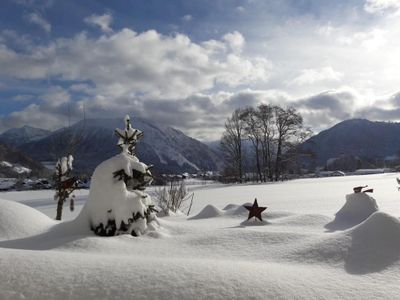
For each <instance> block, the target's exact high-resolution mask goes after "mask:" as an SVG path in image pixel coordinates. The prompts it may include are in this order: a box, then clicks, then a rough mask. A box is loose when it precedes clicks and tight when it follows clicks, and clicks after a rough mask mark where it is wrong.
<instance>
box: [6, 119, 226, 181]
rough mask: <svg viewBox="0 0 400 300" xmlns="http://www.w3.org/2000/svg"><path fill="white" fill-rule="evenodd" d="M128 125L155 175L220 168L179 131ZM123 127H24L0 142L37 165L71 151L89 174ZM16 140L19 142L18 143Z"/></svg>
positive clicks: (101, 122) (113, 150) (215, 156)
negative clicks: (140, 135) (138, 132)
mask: <svg viewBox="0 0 400 300" xmlns="http://www.w3.org/2000/svg"><path fill="white" fill-rule="evenodd" d="M132 125H133V127H134V128H138V129H139V130H141V131H143V132H144V138H143V139H142V140H140V141H139V142H138V144H137V147H136V153H137V156H138V158H139V159H140V160H141V161H143V162H145V163H147V164H153V165H154V170H155V171H156V172H158V173H182V172H198V171H209V170H218V169H220V168H221V158H220V154H219V153H217V152H216V151H214V150H212V149H211V148H209V147H208V146H207V145H205V144H203V143H201V142H200V141H197V140H195V139H193V138H190V137H188V136H186V135H185V134H184V133H182V132H181V131H179V130H176V129H174V128H172V127H166V126H162V125H160V124H157V123H156V122H150V121H148V120H145V119H140V118H134V119H133V124H132ZM123 127H124V124H123V121H122V120H121V119H88V120H85V121H81V122H78V123H77V124H75V125H73V126H71V127H69V128H64V129H60V130H57V131H55V132H52V133H49V132H46V131H43V132H41V131H40V130H39V129H38V130H33V129H32V128H31V127H30V128H28V129H29V130H27V128H26V127H23V128H20V129H12V130H9V131H7V132H5V133H3V134H2V135H0V140H7V141H9V143H10V145H13V146H15V147H16V148H17V149H19V150H20V151H21V152H23V153H25V154H26V155H29V156H30V157H31V158H33V159H34V160H36V161H41V162H45V161H55V160H56V159H57V158H58V157H60V156H62V155H65V154H66V153H67V152H72V153H73V155H74V157H75V161H74V166H75V170H77V171H78V172H82V173H87V174H91V172H92V171H93V170H94V168H95V167H96V166H97V165H98V164H99V163H100V162H102V161H104V160H105V159H107V158H109V157H111V156H113V155H115V154H117V153H118V152H119V149H118V147H117V146H116V143H117V137H116V136H115V135H114V130H115V128H123ZM28 131H29V132H28ZM10 132H11V133H10ZM27 132H28V134H26V133H27ZM29 133H31V135H29ZM39 134H42V137H41V138H38V135H39ZM13 137H14V138H13ZM20 137H21V140H23V142H22V141H21V142H20V141H19V138H20Z"/></svg>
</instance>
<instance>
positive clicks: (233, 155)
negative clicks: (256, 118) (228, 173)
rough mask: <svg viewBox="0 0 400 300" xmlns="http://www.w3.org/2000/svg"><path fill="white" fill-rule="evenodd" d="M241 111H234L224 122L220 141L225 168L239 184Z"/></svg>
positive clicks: (241, 137) (242, 135) (242, 131)
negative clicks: (230, 171) (229, 170)
mask: <svg viewBox="0 0 400 300" xmlns="http://www.w3.org/2000/svg"><path fill="white" fill-rule="evenodd" d="M242 113H243V111H242V109H236V110H235V111H234V112H233V113H232V116H231V117H230V118H228V119H227V121H226V122H225V132H224V133H223V136H222V139H221V149H222V152H223V153H224V155H225V162H226V164H227V168H228V169H231V170H232V172H233V175H234V176H235V177H236V179H237V180H238V181H239V182H242V180H243V147H242V140H243V138H244V122H243V119H242Z"/></svg>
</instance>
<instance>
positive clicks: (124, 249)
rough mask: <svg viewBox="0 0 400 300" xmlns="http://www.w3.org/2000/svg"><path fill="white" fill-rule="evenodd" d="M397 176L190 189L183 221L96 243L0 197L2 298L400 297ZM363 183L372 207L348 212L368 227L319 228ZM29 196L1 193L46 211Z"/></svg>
mask: <svg viewBox="0 0 400 300" xmlns="http://www.w3.org/2000/svg"><path fill="white" fill-rule="evenodd" d="M395 177H396V174H393V175H387V174H380V175H371V176H356V177H345V178H324V179H308V180H296V181H291V182H285V183H278V184H266V185H241V186H217V185H215V186H196V187H193V191H194V192H195V198H194V199H195V200H194V201H195V202H194V206H193V214H192V216H190V217H186V216H171V217H166V218H161V219H160V224H161V228H160V229H159V230H158V231H153V232H148V233H147V234H145V235H143V236H141V237H131V236H128V235H123V236H115V237H98V236H95V235H94V234H93V233H92V232H91V231H90V230H89V231H84V230H80V228H81V226H78V225H79V224H76V223H75V222H64V223H57V222H55V221H53V220H51V219H50V218H49V217H47V216H45V215H43V214H41V213H40V212H38V211H37V210H36V209H34V208H30V207H27V206H23V205H19V204H18V203H13V202H10V201H3V200H0V205H1V206H0V212H1V218H0V230H1V231H0V237H1V239H2V240H3V241H0V299H24V298H25V299H26V298H28V299H48V298H50V299H51V298H52V299H54V298H57V299H111V298H112V299H132V298H135V299H168V298H171V299H177V298H180V299H194V298H196V299H205V298H207V299H376V298H380V299H398V298H399V297H400V287H399V284H398V282H399V281H400V271H399V270H400V255H399V254H400V222H399V220H398V218H397V216H398V215H399V214H400V209H399V198H400V194H399V193H398V192H397V188H396V184H395ZM360 182H361V183H362V184H365V183H368V184H369V185H373V186H374V189H375V193H374V194H373V196H374V199H375V200H376V203H377V205H378V206H379V208H380V210H379V211H375V212H374V211H372V210H371V211H370V210H368V209H367V206H368V205H369V204H371V203H373V201H371V199H369V198H364V199H367V200H368V201H364V202H362V203H364V204H360V203H358V202H357V203H358V205H359V206H357V208H358V210H360V211H364V210H365V211H368V212H371V214H369V215H368V216H367V218H366V219H365V220H363V221H360V222H359V223H358V224H356V225H354V226H352V227H348V228H347V229H335V231H334V232H332V231H331V230H327V228H325V226H326V225H327V224H328V223H331V222H332V221H334V220H335V214H336V213H338V212H340V211H342V212H344V211H347V209H343V208H344V207H348V208H349V207H352V206H351V205H350V206H349V205H348V202H349V201H346V200H345V195H346V194H347V192H348V191H349V190H350V189H349V187H352V186H356V185H360ZM325 187H329V190H330V191H332V192H331V193H327V190H328V189H327V188H325ZM48 193H49V194H48V196H49V201H52V200H51V199H50V198H51V192H48ZM23 195H25V196H24V197H25V198H24V197H23ZM32 195H36V194H35V193H33V194H32ZM28 197H29V194H28V193H26V192H24V193H22V194H20V195H19V194H17V193H5V194H0V198H8V199H16V200H18V198H19V199H20V198H24V199H23V201H24V202H25V203H27V204H30V205H32V206H35V203H38V205H37V206H36V207H37V208H38V209H39V210H40V209H41V208H42V207H45V210H44V211H45V212H46V213H47V209H48V208H47V206H43V205H44V204H43V199H42V198H43V197H44V195H43V194H41V196H40V197H39V198H40V199H39V200H37V202H35V199H32V200H29V199H27V198H28ZM32 197H33V196H32ZM81 197H84V195H81ZM255 197H257V199H258V201H259V205H260V206H268V209H267V210H266V211H264V212H263V219H265V221H266V224H259V226H253V225H254V224H255V223H254V222H253V223H252V224H245V223H243V222H244V221H245V220H246V219H247V215H248V211H247V210H246V209H243V207H242V204H245V203H246V202H249V201H252V199H254V198H255ZM361 197H364V196H361ZM349 198H352V197H347V200H349ZM20 200H21V199H20ZM353 200H354V199H353ZM350 201H352V200H350ZM356 201H357V200H356ZM42 204H43V205H42ZM81 207H82V206H81V205H80V206H78V209H79V208H81ZM368 207H369V208H371V207H370V206H368ZM54 210H55V205H54ZM358 210H356V211H358ZM348 211H351V209H349V210H348ZM339 215H340V214H339ZM337 216H338V215H336V217H337ZM364 216H365V215H364ZM17 219H18V220H20V222H16V223H15V224H16V227H11V226H10V221H13V220H17ZM258 223H260V222H258ZM260 225H261V226H260ZM16 262H18V263H16Z"/></svg>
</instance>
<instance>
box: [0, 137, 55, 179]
mask: <svg viewBox="0 0 400 300" xmlns="http://www.w3.org/2000/svg"><path fill="white" fill-rule="evenodd" d="M28 174H29V175H33V176H42V175H46V174H47V170H46V169H45V168H44V167H43V166H42V165H41V164H40V163H38V162H36V161H35V160H33V159H31V158H30V157H28V156H27V155H25V154H23V153H22V152H21V151H19V150H17V149H14V148H11V147H10V146H8V145H6V144H4V143H1V142H0V177H18V176H20V175H28Z"/></svg>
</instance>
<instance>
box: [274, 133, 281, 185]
mask: <svg viewBox="0 0 400 300" xmlns="http://www.w3.org/2000/svg"><path fill="white" fill-rule="evenodd" d="M281 156H282V140H281V139H280V138H279V140H278V149H277V151H276V163H275V181H278V180H279V176H280V175H281V174H280V173H281V164H282V157H281Z"/></svg>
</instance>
